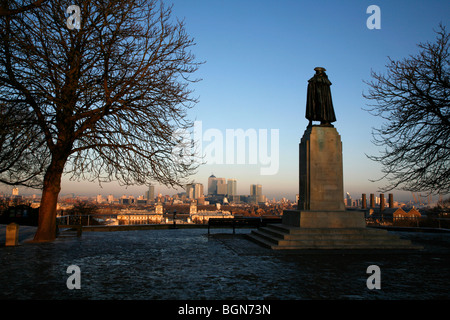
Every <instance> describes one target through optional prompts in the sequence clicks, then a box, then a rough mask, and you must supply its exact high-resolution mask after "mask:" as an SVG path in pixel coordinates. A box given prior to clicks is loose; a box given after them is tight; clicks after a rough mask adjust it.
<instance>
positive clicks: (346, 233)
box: [248, 125, 420, 250]
mask: <svg viewBox="0 0 450 320" xmlns="http://www.w3.org/2000/svg"><path fill="white" fill-rule="evenodd" d="M299 187H300V190H299V191H300V192H299V203H298V207H299V210H285V211H284V212H283V218H282V223H281V224H273V225H268V226H267V227H261V228H259V229H258V230H256V231H252V233H251V234H250V235H249V236H248V237H249V239H250V240H253V241H255V242H257V243H259V244H261V245H263V246H267V247H269V248H271V249H278V250H279V249H297V250H305V249H321V250H323V249H328V250H330V249H331V250H334V249H350V250H353V249H383V250H384V249H401V250H404V249H420V247H417V246H413V245H412V244H411V242H410V241H409V240H403V239H400V238H399V237H398V236H395V235H391V234H389V233H388V232H387V231H386V230H380V229H373V228H367V227H366V220H365V216H364V211H350V210H345V205H344V190H343V167H342V143H341V138H340V136H339V134H338V132H337V130H336V129H335V128H334V127H333V126H330V125H329V126H309V127H308V128H307V129H306V131H305V133H304V135H303V137H302V139H301V142H300V186H299Z"/></svg>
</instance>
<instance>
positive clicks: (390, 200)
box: [389, 193, 394, 208]
mask: <svg viewBox="0 0 450 320" xmlns="http://www.w3.org/2000/svg"><path fill="white" fill-rule="evenodd" d="M393 207H394V195H393V194H392V193H389V208H393Z"/></svg>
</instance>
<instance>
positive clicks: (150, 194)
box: [145, 185, 155, 201]
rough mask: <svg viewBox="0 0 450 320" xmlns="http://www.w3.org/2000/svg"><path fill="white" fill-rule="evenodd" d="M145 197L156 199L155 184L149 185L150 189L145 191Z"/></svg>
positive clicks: (150, 199)
mask: <svg viewBox="0 0 450 320" xmlns="http://www.w3.org/2000/svg"><path fill="white" fill-rule="evenodd" d="M145 198H146V199H147V200H148V201H155V186H153V185H149V186H148V190H147V191H146V192H145Z"/></svg>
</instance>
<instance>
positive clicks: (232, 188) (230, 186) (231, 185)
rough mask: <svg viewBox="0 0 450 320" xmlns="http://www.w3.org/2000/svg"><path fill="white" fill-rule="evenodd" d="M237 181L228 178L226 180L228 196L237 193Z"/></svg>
mask: <svg viewBox="0 0 450 320" xmlns="http://www.w3.org/2000/svg"><path fill="white" fill-rule="evenodd" d="M236 189H237V181H236V179H228V181H227V194H228V196H229V197H230V196H235V195H237V191H236Z"/></svg>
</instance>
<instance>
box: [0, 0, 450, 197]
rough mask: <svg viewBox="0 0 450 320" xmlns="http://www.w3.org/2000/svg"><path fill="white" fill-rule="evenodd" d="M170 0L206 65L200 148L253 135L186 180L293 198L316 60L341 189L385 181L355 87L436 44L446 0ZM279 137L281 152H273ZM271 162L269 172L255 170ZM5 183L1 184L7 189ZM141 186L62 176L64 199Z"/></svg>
mask: <svg viewBox="0 0 450 320" xmlns="http://www.w3.org/2000/svg"><path fill="white" fill-rule="evenodd" d="M171 2H172V3H173V4H174V7H173V13H174V15H175V16H176V17H178V18H180V19H184V21H185V24H186V30H187V33H188V34H190V35H191V36H192V37H193V38H194V39H195V42H196V43H197V45H196V46H195V47H193V48H192V51H193V54H195V55H196V56H197V58H198V60H200V61H205V62H206V63H205V64H204V65H202V66H201V67H200V69H199V71H198V74H196V77H198V78H201V79H202V81H200V82H198V83H195V84H193V89H194V90H195V92H194V95H197V96H198V97H199V102H198V104H196V105H195V107H194V108H193V109H191V110H190V111H189V115H190V118H191V119H192V120H193V121H194V120H195V121H200V122H201V125H202V127H201V129H202V130H201V134H199V138H200V140H201V141H200V142H201V143H202V150H203V151H205V152H208V150H210V149H211V148H210V147H211V146H212V145H213V144H214V143H216V140H217V137H219V136H221V137H222V138H223V143H224V144H226V137H227V132H229V131H231V130H233V133H236V132H237V130H239V129H241V130H243V132H249V133H254V134H255V137H256V139H257V140H256V141H257V143H256V144H255V145H256V146H257V147H256V149H253V147H250V146H251V144H250V141H249V140H250V139H249V140H247V142H246V143H247V144H246V147H245V149H244V151H245V153H244V154H243V155H242V156H243V158H244V163H240V162H239V161H238V156H239V155H238V153H239V149H238V146H237V145H233V150H236V151H235V153H234V154H233V159H232V160H231V161H227V156H230V153H229V151H230V150H229V149H227V148H226V146H225V145H224V147H223V151H224V152H223V162H222V163H220V161H216V163H206V164H204V165H202V166H200V167H199V170H198V172H197V174H195V175H194V176H192V177H191V180H192V182H199V183H203V184H204V185H206V181H207V179H208V177H209V176H210V175H211V173H212V172H214V174H215V175H216V176H217V177H234V178H235V179H236V180H237V181H238V184H237V190H236V192H237V193H238V194H248V193H249V189H248V188H249V186H250V185H251V184H261V185H262V186H263V188H264V194H265V195H266V196H267V198H268V199H272V198H273V197H275V198H277V199H279V198H281V197H286V198H288V199H295V195H296V194H297V193H298V184H299V182H298V144H299V142H300V138H301V136H302V134H303V131H304V130H305V129H306V126H307V124H308V122H307V120H306V119H305V117H304V115H305V106H306V88H307V81H308V79H310V78H311V77H312V75H313V74H314V68H315V67H318V66H320V67H324V68H326V69H327V74H328V76H329V79H330V81H331V82H332V86H331V92H332V97H333V104H334V106H335V112H336V118H337V121H336V123H334V125H335V127H336V129H337V131H338V132H339V134H340V135H341V140H342V143H343V166H344V167H343V172H344V192H349V193H350V194H351V195H352V196H353V197H355V198H356V196H358V197H359V196H360V195H361V193H366V194H370V193H375V194H379V192H378V188H379V187H381V186H383V181H380V182H371V181H370V180H377V179H379V178H381V177H382V171H381V169H382V168H381V166H380V165H379V164H378V163H375V162H373V161H371V160H369V159H368V158H367V157H366V154H376V153H377V152H379V151H380V150H379V149H377V148H376V147H374V145H373V144H372V143H371V139H372V136H371V130H372V127H380V126H381V125H382V120H381V119H379V118H377V117H374V116H371V115H370V114H369V113H368V112H367V111H365V110H364V108H366V107H367V103H368V102H367V101H366V100H365V99H364V98H363V97H362V93H363V92H367V90H368V87H367V86H366V85H365V84H364V82H363V80H366V81H370V80H371V79H370V72H371V71H372V70H373V71H377V72H384V71H385V65H386V64H387V62H388V56H389V57H391V58H392V59H394V60H399V59H403V58H406V57H408V56H409V55H410V54H415V53H417V52H418V48H417V44H419V43H420V42H427V41H430V42H431V41H434V39H435V36H436V35H435V33H434V31H433V30H434V29H436V28H437V27H438V24H439V23H443V24H444V25H448V21H449V19H448V12H450V3H449V2H446V1H438V0H434V1H395V2H392V1H375V2H369V1H356V0H354V1H346V2H345V3H342V2H335V1H287V0H284V1H277V2H274V1H258V2H255V1H244V2H243V1H235V0H230V1H226V2H211V1H207V0H189V1H184V0H183V1H181V0H173V1H171ZM370 5H377V6H378V7H379V8H380V12H381V16H380V19H381V23H380V27H381V28H380V29H369V28H368V27H367V22H368V19H369V18H370V17H371V14H370V13H367V9H368V7H369V6H370ZM227 130H228V131H227ZM264 130H266V131H264ZM211 133H215V134H216V135H211ZM214 139H216V140H214ZM276 139H278V140H276ZM261 141H267V144H266V145H265V147H266V150H265V152H261V145H260V142H261ZM276 141H277V142H278V157H274V155H273V154H272V153H271V152H272V151H274V147H275V144H274V143H273V142H276ZM234 148H236V149H234ZM255 152H256V153H255ZM263 156H266V158H264V157H263ZM252 157H254V159H253V158H252ZM267 160H270V161H267ZM275 160H277V161H278V162H277V168H276V166H272V168H273V169H274V170H273V171H272V172H271V173H273V174H266V175H264V174H262V171H261V170H262V169H263V168H268V167H270V165H272V164H274V162H275ZM275 169H277V170H275ZM274 172H275V173H274ZM183 184H185V183H183ZM154 185H155V194H159V193H162V194H163V195H164V194H170V195H171V194H175V193H177V192H182V188H178V189H177V190H174V189H170V188H167V187H164V186H160V185H159V184H157V183H156V182H155V183H154ZM11 189H12V187H11V186H4V185H2V186H0V192H3V193H5V194H6V193H8V194H9V193H10V192H11ZM19 189H20V190H21V192H22V193H28V194H33V193H36V194H39V193H40V190H26V189H25V188H24V187H19ZM147 189H148V187H147V186H132V187H129V188H125V187H121V186H119V185H118V184H117V183H115V182H113V183H102V187H100V186H99V184H98V183H96V182H87V181H69V179H68V176H63V180H62V190H61V195H65V194H70V193H75V194H78V195H91V196H96V195H97V194H104V195H108V194H115V195H118V196H120V195H122V194H135V195H143V194H145V192H146V191H147ZM391 192H392V193H394V197H395V198H396V199H399V200H410V199H412V196H411V193H410V192H402V191H398V190H393V191H391ZM343 197H344V195H343Z"/></svg>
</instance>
